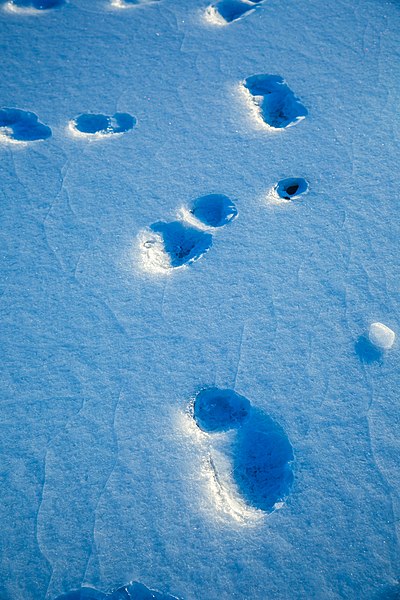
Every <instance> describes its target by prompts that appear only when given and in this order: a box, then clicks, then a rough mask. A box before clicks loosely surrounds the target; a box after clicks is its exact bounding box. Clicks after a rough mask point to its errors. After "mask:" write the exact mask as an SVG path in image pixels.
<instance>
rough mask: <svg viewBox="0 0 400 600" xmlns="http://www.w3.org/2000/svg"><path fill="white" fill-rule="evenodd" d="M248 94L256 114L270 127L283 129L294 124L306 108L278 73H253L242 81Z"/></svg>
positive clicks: (298, 120)
mask: <svg viewBox="0 0 400 600" xmlns="http://www.w3.org/2000/svg"><path fill="white" fill-rule="evenodd" d="M243 89H244V91H245V92H246V94H248V95H249V96H250V98H249V99H250V100H251V103H252V107H254V108H255V111H256V116H257V118H258V119H259V120H261V121H262V122H263V123H264V124H265V125H267V126H268V127H269V128H272V129H285V128H287V127H291V126H292V125H296V124H297V123H299V122H300V121H302V120H303V119H304V118H305V117H306V116H307V115H308V110H307V109H306V107H305V106H304V105H303V104H302V103H301V102H300V100H299V99H298V98H297V97H296V96H295V95H294V93H293V92H292V90H291V89H290V88H289V86H288V84H287V83H286V81H285V80H284V79H283V78H282V77H280V76H279V75H253V76H252V77H248V78H247V79H245V80H244V82H243Z"/></svg>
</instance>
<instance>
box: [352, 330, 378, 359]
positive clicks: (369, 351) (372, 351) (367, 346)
mask: <svg viewBox="0 0 400 600" xmlns="http://www.w3.org/2000/svg"><path fill="white" fill-rule="evenodd" d="M354 349H355V352H356V354H357V356H358V357H359V358H360V360H362V361H363V362H365V363H373V362H377V361H379V360H381V359H382V356H383V352H382V351H381V350H379V348H377V347H376V346H374V344H372V343H371V342H370V340H369V339H368V337H367V336H366V335H361V336H360V337H359V338H358V340H357V341H356V343H355V345H354Z"/></svg>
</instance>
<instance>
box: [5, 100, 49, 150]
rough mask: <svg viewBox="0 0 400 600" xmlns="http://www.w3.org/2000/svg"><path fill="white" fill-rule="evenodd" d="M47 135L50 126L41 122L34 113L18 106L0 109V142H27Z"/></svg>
mask: <svg viewBox="0 0 400 600" xmlns="http://www.w3.org/2000/svg"><path fill="white" fill-rule="evenodd" d="M49 137H51V129H50V127H48V126H47V125H44V124H43V123H41V122H40V121H39V119H38V117H37V115H35V113H33V112H28V111H26V110H21V109H19V108H2V109H0V142H6V143H10V144H28V143H30V142H38V141H42V140H47V139H48V138H49Z"/></svg>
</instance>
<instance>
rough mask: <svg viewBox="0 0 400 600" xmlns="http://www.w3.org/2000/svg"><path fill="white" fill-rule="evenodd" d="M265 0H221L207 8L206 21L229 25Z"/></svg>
mask: <svg viewBox="0 0 400 600" xmlns="http://www.w3.org/2000/svg"><path fill="white" fill-rule="evenodd" d="M264 2H265V0H220V1H219V2H216V3H215V4H211V6H209V7H208V8H207V9H206V13H205V18H206V21H208V22H209V23H211V24H213V25H228V24H229V23H233V22H234V21H238V20H239V19H242V18H243V17H245V16H247V15H248V14H250V13H252V12H254V11H255V10H256V9H257V8H258V7H259V6H261V4H263V3H264Z"/></svg>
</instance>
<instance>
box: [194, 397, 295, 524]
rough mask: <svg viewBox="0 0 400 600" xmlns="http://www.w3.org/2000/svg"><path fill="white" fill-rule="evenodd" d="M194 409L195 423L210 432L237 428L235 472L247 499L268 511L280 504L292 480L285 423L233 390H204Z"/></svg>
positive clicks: (291, 450) (236, 481)
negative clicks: (283, 425) (253, 406)
mask: <svg viewBox="0 0 400 600" xmlns="http://www.w3.org/2000/svg"><path fill="white" fill-rule="evenodd" d="M193 410H194V413H193V416H194V419H195V422H196V424H197V425H198V427H199V428H200V429H202V430H203V431H205V432H207V433H211V434H213V433H218V432H219V433H221V432H227V431H228V430H231V429H237V435H236V436H235V439H234V441H233V446H232V451H230V454H232V456H233V465H232V476H233V481H234V483H235V484H236V486H237V488H238V490H239V492H240V495H241V497H242V499H243V500H244V501H245V503H246V504H247V505H248V506H251V507H253V508H256V509H260V510H262V511H265V512H271V511H273V510H274V509H275V508H278V506H279V504H280V503H281V502H283V501H284V500H285V498H286V497H287V495H288V493H289V491H290V487H291V485H292V482H293V470H292V462H293V459H294V456H293V449H292V446H291V444H290V442H289V439H288V437H287V435H286V433H285V431H284V430H283V429H282V427H281V426H280V425H279V424H278V423H276V422H275V421H274V420H273V419H271V418H270V417H269V416H268V415H266V414H265V413H263V412H262V411H260V410H258V409H256V408H252V407H251V404H250V402H249V401H248V400H247V398H245V397H244V396H241V395H240V394H237V393H236V392H234V391H233V390H227V389H224V390H221V389H218V388H209V389H205V390H202V391H201V392H199V393H198V394H197V396H196V399H195V402H194V409H193ZM212 464H213V467H214V469H215V470H216V472H217V471H218V465H216V464H215V462H214V461H212ZM216 474H217V478H218V480H220V479H221V478H220V477H219V474H218V473H216ZM221 485H223V483H222V484H221Z"/></svg>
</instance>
